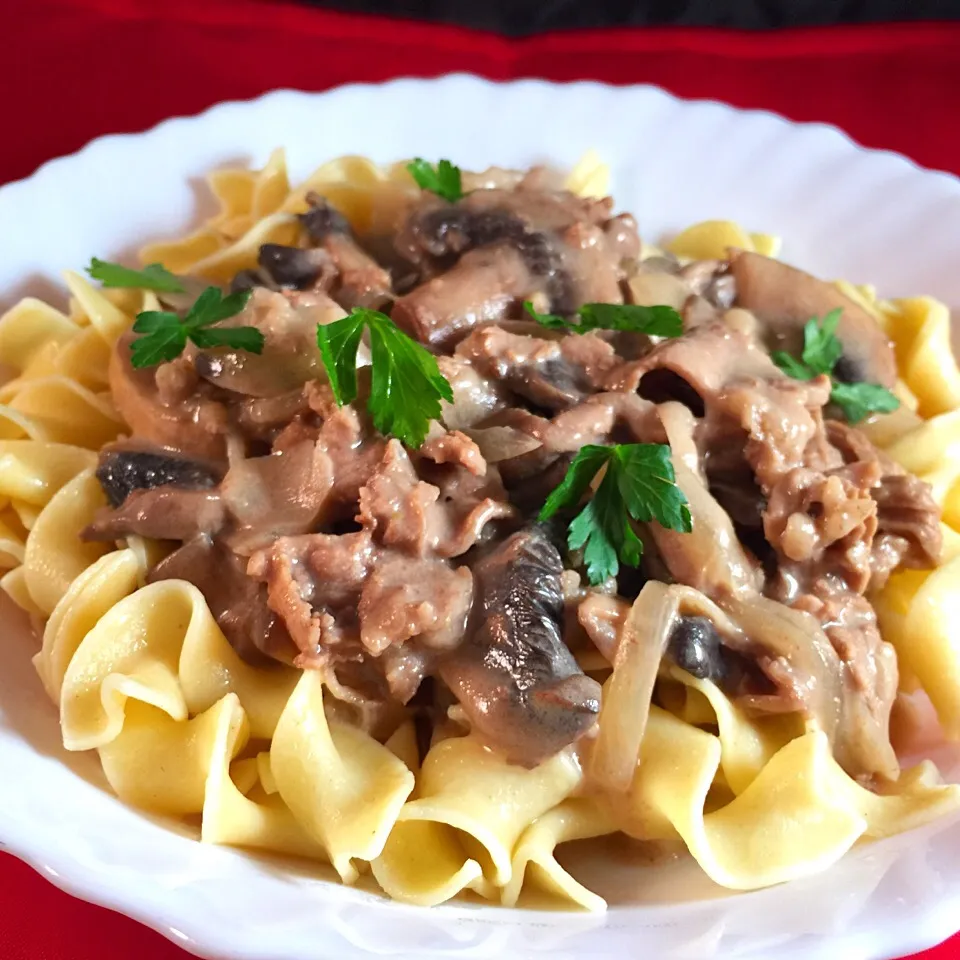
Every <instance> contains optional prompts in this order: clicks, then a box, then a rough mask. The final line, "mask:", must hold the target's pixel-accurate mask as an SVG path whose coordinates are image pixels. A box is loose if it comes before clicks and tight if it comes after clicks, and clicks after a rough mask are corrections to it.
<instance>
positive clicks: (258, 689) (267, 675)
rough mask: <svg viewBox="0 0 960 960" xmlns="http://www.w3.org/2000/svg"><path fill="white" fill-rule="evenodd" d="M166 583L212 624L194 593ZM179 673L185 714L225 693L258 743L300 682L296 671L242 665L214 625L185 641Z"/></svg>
mask: <svg viewBox="0 0 960 960" xmlns="http://www.w3.org/2000/svg"><path fill="white" fill-rule="evenodd" d="M170 582H173V583H178V584H179V585H180V587H181V589H183V590H186V589H187V588H189V592H190V597H191V602H192V603H193V604H194V605H195V608H196V609H198V610H200V609H201V607H202V611H205V617H203V613H201V614H200V615H201V617H203V618H204V620H205V622H206V619H207V618H209V620H210V621H211V622H212V621H213V617H212V616H211V615H210V611H209V609H208V608H207V605H206V603H205V601H204V599H203V596H202V594H201V593H200V591H199V590H197V588H196V587H194V586H192V585H191V584H187V583H186V582H184V581H181V580H178V581H170ZM157 586H160V584H157ZM145 589H151V588H149V587H148V588H145ZM142 592H143V591H141V593H142ZM178 671H179V677H180V688H181V690H182V691H183V696H184V700H185V701H186V704H187V707H188V709H189V711H190V713H199V712H200V711H202V710H206V709H207V708H208V707H209V706H211V705H212V704H214V703H216V702H217V701H218V700H219V699H220V698H221V697H223V696H224V695H225V694H226V693H230V692H232V693H236V694H237V696H238V697H239V698H240V703H241V704H242V705H243V709H244V711H245V712H246V715H247V720H248V721H249V724H250V734H251V736H253V737H257V738H259V739H270V738H271V737H272V736H273V733H274V730H275V729H276V726H277V723H278V722H279V720H280V716H281V714H282V713H283V711H284V709H285V707H286V705H287V701H288V700H289V698H290V695H291V693H292V692H293V690H294V687H295V686H296V684H297V680H298V679H299V676H300V673H299V671H297V670H294V669H292V668H290V667H283V666H280V665H277V666H276V667H273V668H270V669H267V670H264V669H257V668H256V667H251V666H250V665H249V664H247V663H244V661H243V660H242V659H241V658H240V656H239V655H238V654H237V652H236V651H235V650H234V649H233V647H231V646H230V644H229V643H228V642H227V639H226V637H224V635H223V633H222V632H221V630H220V628H219V627H218V626H216V624H215V623H213V628H212V629H207V628H205V629H203V630H195V631H192V632H190V633H188V634H187V635H186V637H185V639H184V643H183V648H182V649H181V651H180V659H179V665H178Z"/></svg>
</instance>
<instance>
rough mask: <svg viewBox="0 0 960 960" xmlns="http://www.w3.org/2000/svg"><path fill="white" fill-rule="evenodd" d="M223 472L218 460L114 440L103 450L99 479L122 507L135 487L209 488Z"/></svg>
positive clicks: (115, 504)
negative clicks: (187, 456)
mask: <svg viewBox="0 0 960 960" xmlns="http://www.w3.org/2000/svg"><path fill="white" fill-rule="evenodd" d="M222 476H223V470H222V468H221V467H219V466H218V465H217V464H213V463H205V462H202V461H200V460H193V459H188V458H185V457H182V456H180V455H178V454H176V453H174V452H172V451H167V450H146V449H137V448H135V447H128V446H126V445H125V444H122V443H120V444H114V445H111V446H108V447H104V448H103V450H101V451H100V463H99V466H98V467H97V480H99V481H100V486H101V487H102V488H103V492H104V493H105V494H106V496H107V500H108V501H109V503H110V505H111V506H112V507H119V506H120V504H121V503H123V502H124V500H126V499H127V497H129V496H130V494H131V493H133V491H134V490H151V489H153V488H154V487H162V486H168V485H169V486H174V487H180V488H183V489H187V490H209V489H210V488H211V487H215V486H216V485H217V484H218V483H219V482H220V478H221V477H222Z"/></svg>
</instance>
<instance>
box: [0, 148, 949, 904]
mask: <svg viewBox="0 0 960 960" xmlns="http://www.w3.org/2000/svg"><path fill="white" fill-rule="evenodd" d="M209 185H210V188H211V190H212V192H213V194H214V196H215V198H216V200H217V202H218V203H219V211H218V212H217V213H216V214H215V215H214V216H213V217H212V218H211V219H210V220H209V221H208V222H206V223H205V224H203V225H202V226H201V227H200V228H199V229H198V230H196V231H195V232H193V233H192V234H190V235H189V236H186V237H184V238H181V239H176V240H171V241H164V242H161V243H156V244H153V245H151V246H150V247H148V248H146V249H145V250H144V251H143V253H142V261H143V263H144V264H147V266H146V267H145V268H144V269H143V271H129V270H123V268H120V267H118V266H116V265H112V264H106V265H104V264H103V263H102V262H100V261H93V263H94V267H92V268H91V273H92V274H93V277H94V278H97V279H100V280H102V281H103V286H99V285H97V284H96V283H95V282H94V280H93V279H92V278H91V279H88V278H86V277H84V276H82V275H80V274H79V273H72V272H71V273H68V274H67V275H66V284H67V287H68V289H69V293H70V303H69V308H68V310H67V312H65V313H64V312H61V311H60V310H58V309H56V308H54V307H53V306H50V305H48V304H46V303H43V302H41V301H39V300H36V299H32V298H28V299H25V300H23V301H21V302H20V303H19V304H17V305H16V306H14V307H13V308H12V309H11V310H9V311H8V312H7V313H6V315H4V316H3V317H2V318H0V361H2V363H3V364H4V365H5V366H6V367H7V368H9V369H10V370H11V371H12V375H11V376H10V378H9V379H8V380H7V381H6V382H5V383H4V384H3V385H2V386H0V574H2V577H0V586H2V587H3V589H4V590H5V591H6V592H7V593H8V594H9V596H10V597H11V598H12V599H13V601H14V602H15V603H17V604H19V605H20V606H21V607H23V608H24V609H26V610H27V611H28V612H29V613H30V614H31V616H32V617H33V620H34V624H35V626H36V628H37V632H38V638H39V639H38V651H37V653H36V656H35V658H34V664H35V666H36V669H37V672H38V674H39V676H40V679H41V681H42V683H43V687H44V689H45V690H46V692H47V694H48V695H49V697H50V699H51V700H52V701H53V703H54V704H56V706H57V708H58V710H59V718H60V725H61V730H62V735H63V744H64V747H65V748H66V749H67V750H97V751H98V753H99V756H100V760H101V763H102V765H103V770H104V773H105V775H106V778H107V781H108V782H109V784H110V786H111V787H112V789H113V790H114V791H115V792H116V794H117V795H118V796H119V797H120V798H121V799H123V800H124V801H126V802H127V803H130V804H132V805H135V806H137V807H140V808H143V809H144V810H149V811H153V812H155V813H160V814H164V815H168V816H173V817H183V816H199V817H200V818H201V824H202V827H201V838H202V841H203V842H207V843H217V844H231V845H236V846H241V847H247V848H253V849H258V850H265V851H270V852H273V853H279V854H284V855H291V856H298V857H303V858H306V859H308V860H314V861H319V862H322V863H326V864H329V865H330V866H332V868H333V870H334V871H335V873H336V874H337V875H338V876H339V877H340V879H341V880H342V882H344V883H354V882H355V881H356V880H357V879H358V877H359V876H360V874H361V873H363V872H367V871H369V872H370V873H371V874H372V876H373V878H374V880H376V881H377V882H378V883H379V885H380V886H381V888H382V889H383V891H384V892H385V893H386V894H387V895H388V896H390V897H392V898H394V899H396V900H399V901H403V902H406V903H410V904H415V905H420V906H432V905H435V904H438V903H442V902H444V901H446V900H449V899H450V898H452V897H456V896H460V895H468V896H474V897H479V898H480V899H481V900H483V901H488V902H497V903H501V904H503V905H506V906H514V905H515V904H517V903H518V901H519V900H520V898H521V893H522V891H523V890H524V889H525V888H536V889H537V890H539V891H540V893H541V894H545V895H548V896H552V897H553V898H555V899H557V900H558V901H560V902H563V903H565V904H567V905H568V906H571V907H575V908H580V909H586V910H593V911H597V910H603V909H605V903H604V901H603V900H602V899H601V898H600V897H599V896H597V894H595V893H594V892H592V891H590V890H589V889H587V888H586V887H585V886H584V885H583V884H582V883H581V882H580V880H578V879H577V877H576V876H573V875H571V873H569V872H568V870H567V869H565V868H564V867H563V866H562V865H561V862H560V860H558V858H557V856H556V851H557V848H558V847H560V846H562V845H563V844H565V843H569V842H571V841H590V840H592V839H594V838H597V837H602V836H606V835H610V834H622V835H626V836H627V837H629V838H631V840H630V842H631V843H634V842H637V843H640V844H641V845H642V844H644V843H656V842H661V841H672V842H678V841H682V843H683V844H684V845H685V846H686V848H687V849H688V850H689V852H690V854H691V855H692V856H693V857H694V858H695V859H696V860H697V861H698V862H699V864H700V865H701V867H702V868H703V870H704V871H705V872H706V873H707V874H708V875H709V876H710V878H712V879H713V880H714V881H715V882H716V883H718V884H720V885H722V886H725V887H729V888H732V889H737V890H746V889H755V888H758V887H763V886H767V885H770V884H775V883H780V882H783V881H786V880H790V879H793V878H796V877H801V876H805V875H809V874H811V873H813V872H816V871H819V870H823V869H826V868H827V867H829V866H830V865H831V864H832V863H834V862H835V861H836V860H837V859H838V858H840V857H841V856H842V855H843V854H844V853H845V852H846V851H847V850H849V849H850V847H851V846H852V845H853V844H855V843H857V842H858V841H860V840H863V839H866V838H881V837H884V836H888V835H890V834H892V833H896V832H899V831H902V830H906V829H909V828H911V827H913V826H916V825H918V824H922V823H925V822H928V821H930V820H932V819H934V818H935V817H939V816H941V815H943V814H945V813H947V812H949V811H951V810H955V809H957V808H958V807H960V787H958V786H955V785H950V784H945V783H943V782H942V781H941V779H940V777H939V775H938V773H937V771H936V769H935V768H934V767H933V766H932V764H930V763H929V762H924V763H921V764H919V765H917V766H913V767H910V768H907V769H901V766H900V763H901V759H903V758H897V756H896V755H895V753H894V751H893V747H892V746H891V731H890V723H891V719H890V716H891V709H892V707H893V702H894V698H895V697H896V696H897V695H898V691H899V692H904V691H914V692H916V691H923V693H924V695H925V696H927V697H929V699H930V701H931V702H932V704H933V707H934V708H935V710H936V713H937V716H938V718H939V722H940V724H941V726H942V732H943V733H944V734H945V735H946V736H948V737H952V738H960V627H958V624H960V611H958V612H957V613H955V612H954V610H953V607H954V606H956V605H957V601H956V600H955V599H954V598H955V597H958V596H960V370H958V367H957V364H956V361H955V360H954V357H953V354H952V352H951V350H950V317H949V311H948V310H947V308H946V307H945V306H944V305H943V304H941V303H938V302H937V301H935V300H933V299H931V298H929V297H915V298H911V299H901V300H890V301H888V300H882V299H878V297H877V295H876V292H875V291H874V290H873V289H872V288H870V287H855V286H853V285H851V284H848V283H845V282H843V281H837V282H836V283H835V284H829V283H826V282H823V281H819V280H816V279H814V278H813V277H809V276H807V275H806V274H802V273H800V272H799V271H795V270H793V269H791V268H789V267H786V266H785V265H783V264H781V263H779V262H778V261H777V260H776V259H775V258H776V257H777V255H778V253H779V249H780V241H779V238H777V237H773V236H769V235H766V234H762V233H755V232H750V231H749V230H748V229H745V228H744V227H742V226H740V225H738V224H736V223H732V222H728V221H707V222H703V223H699V224H696V225H694V226H691V227H690V228H688V229H687V230H684V231H683V232H681V233H680V234H678V235H677V236H675V237H673V238H672V239H670V240H669V241H668V242H667V243H666V244H665V245H663V246H661V247H654V246H651V245H648V244H646V243H641V242H640V239H639V236H638V234H637V228H636V224H635V222H634V221H633V219H632V217H630V216H628V215H620V216H614V215H613V214H612V206H611V201H609V200H608V199H607V188H608V170H607V168H606V166H605V165H604V164H603V163H602V161H601V159H600V158H599V157H598V156H597V155H596V154H595V153H594V152H592V151H591V152H589V153H588V154H587V155H586V156H585V157H584V158H583V160H582V161H581V163H580V164H579V165H578V166H577V167H576V168H575V169H574V170H573V171H571V172H570V173H569V175H568V176H566V177H563V176H562V175H559V174H557V173H556V172H554V171H551V170H548V169H544V168H536V169H534V170H531V171H526V172H521V171H511V170H501V169H499V168H493V169H491V170H488V171H484V172H481V173H468V172H466V171H459V170H457V168H455V167H453V166H452V165H450V164H448V163H447V162H446V161H441V162H440V163H439V164H438V165H436V166H433V165H430V164H425V163H424V162H423V161H421V160H417V161H415V162H413V163H411V164H406V163H401V164H396V165H393V166H391V167H386V168H385V167H379V166H377V165H375V164H373V163H372V162H370V161H369V160H367V159H365V158H362V157H341V158H339V159H336V160H333V161H330V162H329V163H326V164H324V165H323V166H321V167H320V168H319V169H317V170H316V171H315V172H314V173H313V174H312V175H311V176H310V177H308V178H307V180H306V181H305V182H304V183H303V184H301V185H299V186H296V187H294V186H291V184H290V180H289V177H288V174H287V168H286V162H285V156H284V153H283V151H282V150H277V151H275V152H274V153H273V154H271V156H270V158H269V160H268V161H267V163H266V165H265V166H264V167H263V168H262V169H261V170H245V169H228V170H219V171H216V172H214V173H212V174H211V175H210V177H209ZM752 226H753V225H751V227H752ZM98 263H99V264H100V266H99V267H97V266H96V265H97V264H98ZM157 265H161V266H157ZM228 291H229V292H228ZM388 315H389V316H388ZM134 324H136V326H134ZM131 328H133V329H132V330H131ZM424 346H425V347H426V349H424ZM358 398H359V399H358ZM364 403H366V407H364ZM778 424H779V426H778ZM852 424H855V426H854V425H852ZM545 503H546V505H545V506H544V504H545ZM581 507H582V508H583V509H582V511H581V512H580V513H579V514H578V515H577V516H576V517H574V516H573V513H574V512H576V511H577V510H579V509H580V508H581ZM538 511H539V520H537V516H538ZM554 514H555V516H553V515H554ZM328 869H329V868H328ZM638 869H644V868H642V867H638ZM649 869H654V868H652V867H651V868H649Z"/></svg>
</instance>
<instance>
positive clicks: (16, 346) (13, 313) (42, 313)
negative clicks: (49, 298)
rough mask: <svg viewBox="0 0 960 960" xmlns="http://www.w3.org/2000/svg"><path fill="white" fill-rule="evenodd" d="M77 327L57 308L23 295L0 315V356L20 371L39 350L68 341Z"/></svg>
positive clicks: (78, 331) (78, 329) (75, 333)
mask: <svg viewBox="0 0 960 960" xmlns="http://www.w3.org/2000/svg"><path fill="white" fill-rule="evenodd" d="M79 333H80V328H79V327H77V325H76V324H75V323H73V322H72V321H71V320H70V318H69V317H67V316H66V315H65V314H63V313H61V312H60V311H59V310H57V309H55V308H54V307H51V306H50V305H49V304H46V303H44V302H43V301H42V300H37V299H36V298H35V297H25V298H24V299H23V300H21V301H20V302H19V303H16V304H14V306H12V307H11V308H10V309H9V310H8V311H7V312H6V313H5V314H4V315H3V316H2V317H0V357H3V363H4V365H5V366H8V367H12V368H13V369H14V370H16V371H17V372H18V373H23V372H24V371H25V370H26V369H27V368H28V366H29V365H30V362H31V361H32V360H33V358H34V357H36V356H37V355H38V354H40V353H42V352H44V351H46V350H50V348H51V346H53V347H54V348H58V347H60V346H61V345H62V344H65V343H67V342H68V341H69V340H71V339H72V338H73V337H75V336H77V335H78V334H79Z"/></svg>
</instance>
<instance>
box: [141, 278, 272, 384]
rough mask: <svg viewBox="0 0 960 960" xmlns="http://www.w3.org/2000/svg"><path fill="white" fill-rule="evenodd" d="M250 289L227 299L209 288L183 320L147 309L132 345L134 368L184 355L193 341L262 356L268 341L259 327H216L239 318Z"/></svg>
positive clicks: (175, 314) (179, 317) (203, 346)
mask: <svg viewBox="0 0 960 960" xmlns="http://www.w3.org/2000/svg"><path fill="white" fill-rule="evenodd" d="M250 293H251V291H250V290H240V291H238V292H236V293H231V294H230V295H229V296H226V297H224V296H223V294H222V293H221V292H220V290H219V288H217V287H207V289H206V290H204V291H203V293H201V294H200V296H199V297H197V299H196V301H195V302H194V304H193V306H192V307H191V308H190V309H189V310H188V311H187V314H186V316H184V317H181V316H180V315H179V314H177V313H173V312H172V311H166V310H145V311H143V312H142V313H138V314H137V319H136V321H135V322H134V324H133V332H134V333H138V334H140V336H139V337H137V338H136V339H135V340H134V341H133V342H132V343H131V344H130V362H131V364H133V366H134V367H152V366H155V365H156V364H158V363H164V362H167V361H170V360H174V359H176V358H177V357H179V356H180V354H181V353H182V352H183V349H184V347H186V345H187V341H188V340H190V341H192V342H193V343H195V344H196V345H197V346H198V347H200V348H201V349H210V348H213V347H232V348H233V349H235V350H246V351H247V352H248V353H262V352H263V344H264V338H263V334H262V333H261V332H260V331H259V330H258V329H257V328H256V327H215V326H213V324H215V323H219V322H220V321H221V320H226V319H227V318H228V317H232V316H235V315H236V314H238V313H240V311H241V310H243V308H244V307H245V306H246V305H247V301H248V300H249V299H250Z"/></svg>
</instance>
